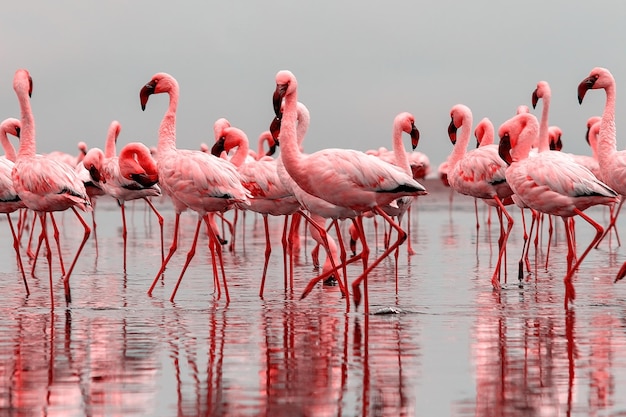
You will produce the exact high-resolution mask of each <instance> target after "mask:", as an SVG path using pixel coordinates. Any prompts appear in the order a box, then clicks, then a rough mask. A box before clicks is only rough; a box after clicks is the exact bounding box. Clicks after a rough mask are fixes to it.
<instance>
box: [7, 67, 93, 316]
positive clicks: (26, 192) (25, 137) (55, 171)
mask: <svg viewBox="0 0 626 417" xmlns="http://www.w3.org/2000/svg"><path fill="white" fill-rule="evenodd" d="M13 89H14V90H15V93H16V95H17V98H18V101H19V105H20V113H21V124H22V129H21V131H20V148H19V152H18V154H17V160H16V161H15V166H14V167H13V172H12V178H13V185H14V186H15V190H16V191H17V194H18V195H19V197H20V198H21V199H22V201H23V202H24V204H25V205H26V207H28V208H29V209H31V210H33V211H35V212H36V213H38V214H39V217H40V219H41V228H42V230H41V235H42V236H43V240H44V241H45V244H46V248H47V258H48V269H49V275H50V297H51V299H52V300H51V301H52V307H53V308H54V298H53V289H52V263H51V252H50V244H49V241H48V235H47V231H46V214H47V213H52V212H53V211H63V210H67V209H71V210H72V211H73V212H74V214H75V215H76V218H77V219H78V220H79V221H80V223H81V224H82V226H83V229H84V234H83V240H82V242H81V243H80V245H79V247H78V250H77V251H76V254H75V255H74V259H73V260H72V263H71V265H70V268H69V269H68V270H67V272H66V273H65V274H64V276H63V286H64V289H65V300H66V302H67V303H70V302H71V294H70V275H71V273H72V271H73V269H74V266H75V265H76V261H77V260H78V257H79V256H80V253H81V251H82V249H83V246H85V242H86V241H87V239H88V238H89V234H90V232H91V230H90V229H89V226H88V225H87V223H85V220H83V218H82V217H81V215H80V214H79V213H78V211H76V206H78V207H79V208H81V209H82V210H84V211H88V210H91V206H90V202H89V197H88V196H87V192H86V190H85V185H84V184H83V182H82V181H80V179H79V178H78V176H77V175H76V172H75V171H74V169H73V167H71V166H69V165H67V164H63V163H61V162H58V161H56V160H54V159H51V158H49V157H46V156H44V155H38V154H36V153H35V151H36V142H35V119H34V117H33V114H32V110H31V106H30V95H31V92H32V79H31V77H30V74H29V73H28V71H27V70H25V69H18V70H17V71H16V72H15V77H14V79H13Z"/></svg>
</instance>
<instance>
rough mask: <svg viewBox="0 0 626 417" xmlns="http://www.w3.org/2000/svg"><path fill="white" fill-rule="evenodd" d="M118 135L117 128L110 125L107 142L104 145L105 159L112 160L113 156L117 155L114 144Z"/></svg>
mask: <svg viewBox="0 0 626 417" xmlns="http://www.w3.org/2000/svg"><path fill="white" fill-rule="evenodd" d="M118 134H119V130H118V129H117V126H115V125H114V124H112V125H111V126H110V127H109V131H108V133H107V140H106V142H105V144H104V157H105V158H113V157H114V156H115V154H116V153H117V150H116V149H115V144H116V142H117V136H118Z"/></svg>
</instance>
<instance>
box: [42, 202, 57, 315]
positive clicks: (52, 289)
mask: <svg viewBox="0 0 626 417" xmlns="http://www.w3.org/2000/svg"><path fill="white" fill-rule="evenodd" d="M46 214H47V213H40V214H39V218H40V219H41V234H42V235H43V240H44V243H45V245H46V259H47V260H48V280H49V281H50V305H51V310H54V288H53V284H52V251H51V250H50V241H49V240H48V233H47V230H46Z"/></svg>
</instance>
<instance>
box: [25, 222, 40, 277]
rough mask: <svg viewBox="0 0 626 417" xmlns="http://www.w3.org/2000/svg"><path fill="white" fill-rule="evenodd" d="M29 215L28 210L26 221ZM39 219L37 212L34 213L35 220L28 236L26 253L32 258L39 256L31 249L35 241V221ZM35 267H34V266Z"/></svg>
mask: <svg viewBox="0 0 626 417" xmlns="http://www.w3.org/2000/svg"><path fill="white" fill-rule="evenodd" d="M27 216H28V212H26V215H25V216H24V221H26V220H27ZM36 221H37V214H36V213H34V215H33V222H32V223H31V227H30V234H29V236H28V244H27V246H26V255H27V256H28V257H29V258H31V259H36V258H37V256H36V255H35V254H34V253H33V250H32V249H31V244H32V241H33V234H34V233H35V223H36ZM33 269H34V268H33Z"/></svg>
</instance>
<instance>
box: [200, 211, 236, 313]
mask: <svg viewBox="0 0 626 417" xmlns="http://www.w3.org/2000/svg"><path fill="white" fill-rule="evenodd" d="M205 221H206V222H207V223H208V221H209V218H208V215H207V216H205ZM209 237H210V238H211V239H212V240H213V242H215V250H216V252H217V258H218V261H219V264H220V270H221V272H222V282H223V284H224V295H225V296H226V304H229V303H230V294H229V293H228V283H227V282H226V271H225V270H224V258H223V256H222V245H221V244H220V242H219V239H218V238H217V235H216V234H215V232H214V231H213V229H212V228H211V227H209ZM218 288H219V287H218ZM218 298H219V296H218Z"/></svg>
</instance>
